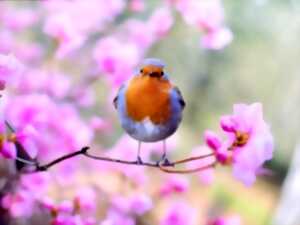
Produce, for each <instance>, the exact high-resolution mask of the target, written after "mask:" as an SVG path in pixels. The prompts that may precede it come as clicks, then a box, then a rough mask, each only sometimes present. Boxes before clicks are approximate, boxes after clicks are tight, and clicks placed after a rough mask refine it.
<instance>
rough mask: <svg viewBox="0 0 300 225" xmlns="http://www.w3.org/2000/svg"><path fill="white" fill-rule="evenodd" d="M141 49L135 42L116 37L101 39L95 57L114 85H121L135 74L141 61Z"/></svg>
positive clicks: (99, 66)
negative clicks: (135, 69)
mask: <svg viewBox="0 0 300 225" xmlns="http://www.w3.org/2000/svg"><path fill="white" fill-rule="evenodd" d="M139 54H140V53H139V49H138V48H137V46H136V45H134V44H133V43H126V42H124V41H120V40H118V39H117V38H115V37H106V38H102V39H100V40H99V42H98V44H97V46H96V48H95V50H94V59H95V60H96V63H97V65H98V68H99V71H100V73H103V74H104V75H105V76H106V78H107V79H108V80H109V81H110V82H111V84H112V85H113V86H116V87H119V86H120V85H121V84H122V83H123V82H124V81H125V80H127V79H128V78H129V77H130V76H132V74H133V69H134V68H135V67H136V66H137V64H138V62H139Z"/></svg>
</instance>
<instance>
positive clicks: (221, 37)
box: [201, 27, 233, 50]
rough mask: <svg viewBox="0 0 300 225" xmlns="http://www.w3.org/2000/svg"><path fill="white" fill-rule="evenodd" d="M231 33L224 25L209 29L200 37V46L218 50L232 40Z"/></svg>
mask: <svg viewBox="0 0 300 225" xmlns="http://www.w3.org/2000/svg"><path fill="white" fill-rule="evenodd" d="M232 39H233V34H232V32H231V30H229V29H228V28H226V27H222V28H218V29H216V30H213V31H209V32H207V33H206V34H204V35H203V37H202V38H201V46H202V47H203V48H207V49H213V50H220V49H223V48H224V47H226V46H227V45H228V44H230V43H231V42H232Z"/></svg>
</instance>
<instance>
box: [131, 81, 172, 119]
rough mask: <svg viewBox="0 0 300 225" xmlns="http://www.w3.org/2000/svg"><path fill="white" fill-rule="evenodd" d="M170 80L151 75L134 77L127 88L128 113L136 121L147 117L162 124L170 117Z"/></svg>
mask: <svg viewBox="0 0 300 225" xmlns="http://www.w3.org/2000/svg"><path fill="white" fill-rule="evenodd" d="M171 87H172V85H171V84H170V82H169V81H167V80H163V79H157V78H152V77H149V76H137V77H134V78H133V79H132V80H131V81H130V83H129V85H128V88H127V92H126V106H127V113H128V116H130V117H131V118H132V119H133V120H135V121H143V120H144V119H146V118H147V117H148V118H149V119H150V120H151V122H153V123H155V124H160V123H164V122H166V121H167V120H168V119H169V117H170V110H171V109H170V98H169V91H170V88H171Z"/></svg>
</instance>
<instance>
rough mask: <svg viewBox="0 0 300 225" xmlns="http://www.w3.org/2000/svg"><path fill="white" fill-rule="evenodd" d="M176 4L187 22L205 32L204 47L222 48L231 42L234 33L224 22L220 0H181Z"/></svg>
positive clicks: (202, 44)
mask: <svg viewBox="0 0 300 225" xmlns="http://www.w3.org/2000/svg"><path fill="white" fill-rule="evenodd" d="M173 4H175V6H176V8H177V10H178V11H179V12H180V13H181V15H182V17H183V19H184V20H185V22H186V23H187V24H189V25H193V26H196V27H198V28H199V29H201V30H202V31H203V32H204V36H203V37H202V39H201V46H202V47H203V48H208V49H213V50H220V49H223V48H224V47H225V46H227V45H228V44H229V43H231V41H232V39H233V34H232V32H231V31H230V29H228V28H227V27H226V26H225V25H224V23H225V19H224V9H223V6H222V3H221V1H220V0H207V1H198V0H179V1H176V2H175V3H173Z"/></svg>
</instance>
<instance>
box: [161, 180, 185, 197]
mask: <svg viewBox="0 0 300 225" xmlns="http://www.w3.org/2000/svg"><path fill="white" fill-rule="evenodd" d="M188 188H189V180H188V179H187V178H186V177H181V176H168V177H167V178H166V179H164V183H163V184H162V185H161V187H160V190H159V193H160V195H161V196H168V195H170V194H172V193H184V192H186V191H187V190H188Z"/></svg>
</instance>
